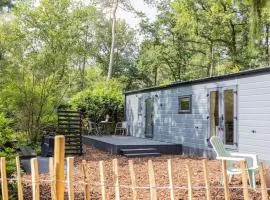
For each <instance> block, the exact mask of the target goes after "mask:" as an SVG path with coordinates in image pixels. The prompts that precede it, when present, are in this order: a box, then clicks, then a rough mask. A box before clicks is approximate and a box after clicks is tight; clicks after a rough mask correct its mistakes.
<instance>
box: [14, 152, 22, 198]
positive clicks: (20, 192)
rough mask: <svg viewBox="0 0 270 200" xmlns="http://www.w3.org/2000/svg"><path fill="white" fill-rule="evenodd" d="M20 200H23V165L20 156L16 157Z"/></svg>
mask: <svg viewBox="0 0 270 200" xmlns="http://www.w3.org/2000/svg"><path fill="white" fill-rule="evenodd" d="M16 168H17V187H18V200H23V188H22V176H21V165H20V158H19V156H17V157H16Z"/></svg>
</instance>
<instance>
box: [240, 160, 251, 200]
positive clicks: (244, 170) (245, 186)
mask: <svg viewBox="0 0 270 200" xmlns="http://www.w3.org/2000/svg"><path fill="white" fill-rule="evenodd" d="M240 167H241V171H242V184H243V193H244V200H248V199H249V197H248V183H247V182H248V178H247V167H246V161H244V160H242V161H241V162H240Z"/></svg>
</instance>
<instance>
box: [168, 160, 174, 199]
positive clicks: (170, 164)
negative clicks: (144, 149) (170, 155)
mask: <svg viewBox="0 0 270 200" xmlns="http://www.w3.org/2000/svg"><path fill="white" fill-rule="evenodd" d="M168 176H169V184H170V196H171V200H174V191H173V178H172V160H171V159H168Z"/></svg>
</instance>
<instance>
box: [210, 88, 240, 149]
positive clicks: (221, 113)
mask: <svg viewBox="0 0 270 200" xmlns="http://www.w3.org/2000/svg"><path fill="white" fill-rule="evenodd" d="M230 89H231V90H233V94H234V95H233V97H234V98H233V99H234V100H233V101H234V108H233V109H234V111H233V112H234V118H233V143H234V144H233V145H225V147H226V148H228V149H237V148H238V125H237V123H238V113H237V111H238V110H237V108H238V105H237V102H238V101H237V86H236V85H232V86H222V87H214V88H209V89H208V94H207V96H208V138H210V137H211V119H210V118H211V115H210V108H211V104H210V103H211V102H210V101H211V98H210V93H211V92H213V91H217V92H218V109H219V113H218V114H219V128H218V129H219V130H218V131H221V132H222V135H223V143H225V137H224V136H225V134H226V133H225V134H224V130H225V124H224V123H225V120H224V115H225V110H224V109H225V106H224V91H225V90H230Z"/></svg>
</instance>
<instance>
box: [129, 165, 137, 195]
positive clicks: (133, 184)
mask: <svg viewBox="0 0 270 200" xmlns="http://www.w3.org/2000/svg"><path fill="white" fill-rule="evenodd" d="M128 166H129V174H130V178H131V188H132V196H133V198H132V199H133V200H137V191H136V176H135V171H134V165H133V161H132V160H129V161H128Z"/></svg>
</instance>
